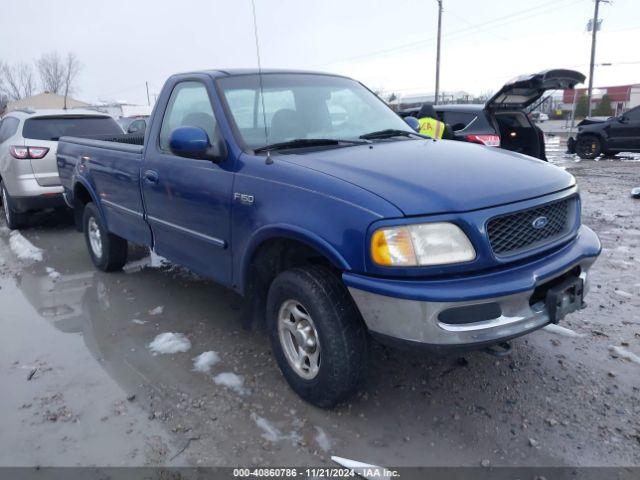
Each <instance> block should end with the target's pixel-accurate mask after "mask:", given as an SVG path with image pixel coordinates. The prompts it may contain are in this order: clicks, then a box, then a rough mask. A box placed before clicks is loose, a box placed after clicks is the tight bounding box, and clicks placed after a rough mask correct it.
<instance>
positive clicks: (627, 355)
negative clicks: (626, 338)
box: [609, 345, 640, 365]
mask: <svg viewBox="0 0 640 480" xmlns="http://www.w3.org/2000/svg"><path fill="white" fill-rule="evenodd" d="M609 351H611V353H613V354H614V355H616V356H618V357H620V358H624V359H626V360H629V361H630V362H633V363H637V364H638V365H640V357H639V356H638V355H636V354H635V353H633V352H630V351H629V350H627V349H626V348H623V347H618V346H616V345H611V346H610V347H609Z"/></svg>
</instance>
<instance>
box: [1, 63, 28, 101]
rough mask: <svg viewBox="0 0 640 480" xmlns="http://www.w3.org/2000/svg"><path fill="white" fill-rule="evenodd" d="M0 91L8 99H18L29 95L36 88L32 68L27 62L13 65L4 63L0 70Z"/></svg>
mask: <svg viewBox="0 0 640 480" xmlns="http://www.w3.org/2000/svg"><path fill="white" fill-rule="evenodd" d="M0 78H1V80H0V87H1V88H2V91H0V93H2V94H4V95H6V96H7V97H8V98H9V99H10V100H14V101H15V100H20V99H22V98H25V97H30V96H31V95H33V92H34V90H35V88H36V83H35V79H34V75H33V68H31V65H30V64H28V63H24V62H20V63H16V64H15V65H8V64H6V63H5V64H4V65H2V66H1V70H0Z"/></svg>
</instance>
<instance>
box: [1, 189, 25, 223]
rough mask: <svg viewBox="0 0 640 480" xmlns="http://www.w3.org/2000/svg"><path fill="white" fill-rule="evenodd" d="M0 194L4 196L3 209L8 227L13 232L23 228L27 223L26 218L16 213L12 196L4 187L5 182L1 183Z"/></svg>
mask: <svg viewBox="0 0 640 480" xmlns="http://www.w3.org/2000/svg"><path fill="white" fill-rule="evenodd" d="M0 191H1V192H0V194H1V195H2V207H3V210H4V219H5V221H6V222H7V227H9V229H11V230H15V229H17V228H20V227H22V226H23V225H24V224H25V222H26V217H25V215H24V214H22V213H18V212H16V211H15V207H14V205H13V201H12V199H11V195H9V192H7V189H6V188H5V186H4V182H2V181H0Z"/></svg>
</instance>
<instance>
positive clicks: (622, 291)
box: [613, 289, 633, 298]
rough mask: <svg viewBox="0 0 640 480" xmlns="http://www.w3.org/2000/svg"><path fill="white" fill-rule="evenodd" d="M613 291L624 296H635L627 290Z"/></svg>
mask: <svg viewBox="0 0 640 480" xmlns="http://www.w3.org/2000/svg"><path fill="white" fill-rule="evenodd" d="M613 293H615V294H616V295H619V296H621V297H622V298H633V295H632V294H630V293H629V292H625V291H624V290H618V289H615V290H614V291H613Z"/></svg>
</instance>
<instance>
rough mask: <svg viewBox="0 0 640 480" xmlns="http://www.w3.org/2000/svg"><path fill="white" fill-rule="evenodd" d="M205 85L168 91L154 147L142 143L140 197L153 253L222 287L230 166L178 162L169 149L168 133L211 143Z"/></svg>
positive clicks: (213, 125)
mask: <svg viewBox="0 0 640 480" xmlns="http://www.w3.org/2000/svg"><path fill="white" fill-rule="evenodd" d="M205 81H206V80H203V81H199V80H188V81H182V82H179V83H177V84H176V85H175V86H174V88H173V91H172V93H171V96H170V98H169V101H168V103H167V108H166V110H165V112H164V116H163V119H162V126H161V127H160V133H159V138H158V141H156V142H154V141H152V140H151V141H149V142H148V146H147V151H146V154H145V159H144V163H143V165H142V192H143V196H144V202H145V207H146V212H147V220H148V222H149V224H150V225H151V230H152V232H153V239H154V248H155V250H156V252H157V253H158V254H159V255H162V256H164V257H167V258H168V259H169V260H172V261H174V262H176V263H179V264H181V265H184V266H186V267H188V268H189V269H191V270H193V271H195V272H197V273H200V274H203V275H206V276H208V277H211V278H213V279H215V280H216V281H218V282H219V283H222V284H225V285H228V284H229V283H230V281H231V255H230V248H229V240H230V212H231V209H230V204H231V190H232V186H233V173H232V171H231V169H230V168H231V163H232V162H231V160H230V159H227V160H225V161H223V162H222V163H220V164H215V163H213V162H212V161H210V160H201V159H193V158H184V157H178V156H176V155H174V154H173V153H171V150H170V148H169V140H170V137H171V133H172V132H173V130H175V129H176V128H178V127H184V126H190V127H199V128H202V129H203V130H204V131H205V132H207V134H208V135H209V139H210V141H211V142H213V139H214V135H216V129H217V122H216V118H215V114H214V112H213V108H212V104H211V99H210V97H209V93H208V92H209V91H208V88H207V85H206V84H205Z"/></svg>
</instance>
